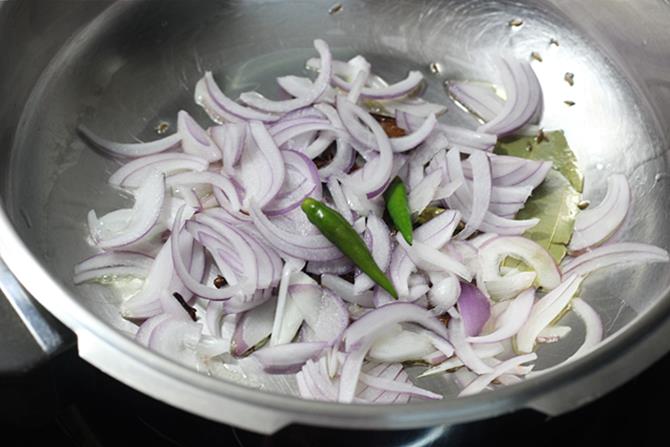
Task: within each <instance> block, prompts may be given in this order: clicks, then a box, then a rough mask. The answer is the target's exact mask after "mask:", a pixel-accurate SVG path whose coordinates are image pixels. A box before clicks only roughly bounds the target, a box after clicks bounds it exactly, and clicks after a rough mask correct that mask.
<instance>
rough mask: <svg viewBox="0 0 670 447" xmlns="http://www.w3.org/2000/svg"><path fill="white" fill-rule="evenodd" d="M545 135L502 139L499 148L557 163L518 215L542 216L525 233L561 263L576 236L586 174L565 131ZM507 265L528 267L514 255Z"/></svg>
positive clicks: (525, 216) (526, 156) (518, 216)
mask: <svg viewBox="0 0 670 447" xmlns="http://www.w3.org/2000/svg"><path fill="white" fill-rule="evenodd" d="M544 136H545V139H543V140H542V141H541V142H539V143H538V142H537V138H536V137H534V136H530V137H518V138H514V139H506V140H503V141H500V142H499V143H498V145H497V146H496V149H495V152H496V153H497V154H500V155H510V156H514V157H519V158H524V159H530V160H544V161H551V162H552V163H553V169H552V170H551V171H549V173H548V174H547V177H546V178H545V180H544V182H542V184H540V186H538V187H537V188H535V190H534V191H533V193H532V194H531V196H530V198H529V199H528V200H527V201H526V204H525V205H524V207H523V208H522V209H521V210H520V211H519V212H518V213H517V215H516V219H531V218H538V219H539V220H540V222H539V223H538V224H537V225H536V226H534V227H533V228H531V229H529V230H528V231H526V232H525V233H524V234H523V236H525V237H527V238H528V239H531V240H533V241H535V242H537V243H538V244H540V245H541V246H542V247H543V248H545V249H546V250H547V251H548V252H549V253H550V254H551V256H552V258H554V260H555V261H556V263H560V262H561V260H562V259H563V258H564V257H565V255H566V253H567V245H568V244H569V243H570V239H571V238H572V232H573V230H574V226H575V218H576V217H577V213H578V212H579V208H578V204H579V202H580V200H581V194H580V193H581V192H582V190H583V187H584V177H583V175H582V173H581V172H580V170H579V168H578V166H577V158H576V157H575V154H574V153H573V152H572V150H571V149H570V146H568V142H567V140H566V139H565V135H564V134H563V131H554V132H546V133H545V135H544ZM505 266H507V267H514V268H517V269H520V270H528V268H527V267H526V266H525V265H523V263H521V262H519V261H516V260H513V259H507V260H506V261H505Z"/></svg>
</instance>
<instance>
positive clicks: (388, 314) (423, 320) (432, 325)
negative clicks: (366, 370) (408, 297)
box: [344, 302, 447, 351]
mask: <svg viewBox="0 0 670 447" xmlns="http://www.w3.org/2000/svg"><path fill="white" fill-rule="evenodd" d="M403 322H413V323H417V324H420V325H421V326H423V327H425V328H426V329H429V330H431V331H433V332H435V333H436V334H438V335H440V336H442V337H443V338H447V330H446V328H445V327H444V325H443V324H442V323H441V322H440V321H439V320H438V319H436V318H435V317H434V316H433V315H432V314H431V313H430V312H429V311H428V310H426V309H424V308H422V307H420V306H417V305H415V304H410V303H401V302H394V303H390V304H387V305H385V306H382V307H379V308H377V309H375V310H373V311H372V312H370V313H368V314H366V315H364V316H363V317H361V318H359V319H358V320H356V321H354V322H353V323H352V324H351V325H349V327H348V328H347V330H346V332H345V334H344V340H345V343H346V349H347V351H350V350H352V349H354V348H355V347H356V346H358V345H359V344H362V343H363V340H364V339H365V338H367V337H369V336H372V335H374V334H375V333H377V332H379V331H380V330H382V329H384V328H385V327H388V326H389V325H391V324H396V323H403Z"/></svg>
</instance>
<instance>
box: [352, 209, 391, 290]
mask: <svg viewBox="0 0 670 447" xmlns="http://www.w3.org/2000/svg"><path fill="white" fill-rule="evenodd" d="M366 226H367V228H366V234H367V235H368V236H369V239H370V242H369V247H368V248H370V252H371V253H372V258H373V259H374V260H375V262H376V263H377V265H378V266H379V268H380V269H381V270H382V271H386V269H387V268H388V266H389V264H390V263H391V235H390V231H389V229H388V227H387V226H386V224H385V223H384V221H383V220H382V219H380V218H379V217H377V216H376V215H374V214H370V216H368V218H367V221H366ZM373 285H374V281H372V279H370V277H369V276H368V275H366V274H364V273H361V274H359V275H358V276H356V278H355V280H354V292H355V293H357V294H358V293H362V292H363V291H365V290H369V289H370V288H371V287H372V286H373Z"/></svg>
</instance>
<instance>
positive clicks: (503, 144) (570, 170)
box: [495, 130, 584, 192]
mask: <svg viewBox="0 0 670 447" xmlns="http://www.w3.org/2000/svg"><path fill="white" fill-rule="evenodd" d="M495 153H496V154H499V155H512V156H514V157H520V158H525V159H527V160H544V161H551V162H552V163H553V167H554V169H555V170H557V171H558V172H560V173H561V174H563V176H564V177H565V178H566V179H567V180H568V181H569V182H570V184H571V185H572V187H573V189H574V190H575V191H577V192H583V191H584V176H583V175H582V173H581V171H580V170H579V167H578V165H577V157H575V154H574V153H573V152H572V150H571V149H570V146H568V142H567V140H566V139H565V134H564V133H563V131H562V130H556V131H552V132H545V133H544V138H543V139H542V141H541V142H539V143H538V142H537V138H536V137H534V136H529V137H513V138H509V139H504V140H502V141H499V142H498V144H497V146H496V148H495Z"/></svg>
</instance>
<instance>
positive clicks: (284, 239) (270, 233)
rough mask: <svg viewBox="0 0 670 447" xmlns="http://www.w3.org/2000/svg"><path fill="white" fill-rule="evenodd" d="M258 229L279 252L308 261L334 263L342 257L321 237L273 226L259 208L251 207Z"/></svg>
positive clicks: (336, 249) (337, 250)
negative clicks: (333, 261) (291, 231)
mask: <svg viewBox="0 0 670 447" xmlns="http://www.w3.org/2000/svg"><path fill="white" fill-rule="evenodd" d="M249 211H250V214H251V218H252V220H253V222H254V224H255V225H256V229H257V230H258V231H259V232H260V233H261V234H262V235H263V237H264V238H265V239H266V240H267V241H268V242H269V243H270V245H272V246H273V247H274V248H276V249H277V250H279V251H281V252H284V253H286V254H288V255H290V256H293V257H296V258H299V259H305V260H308V261H332V260H335V259H339V258H340V257H341V256H342V253H341V252H340V250H339V249H338V248H337V247H335V246H334V245H333V244H332V243H331V242H330V241H329V240H328V239H326V238H325V237H324V236H321V235H308V236H303V235H301V234H297V233H290V232H288V231H286V230H283V229H281V228H279V227H278V226H277V225H275V224H273V223H272V222H271V221H270V220H269V219H268V218H267V217H266V216H265V215H264V214H263V213H262V212H261V210H260V209H258V207H257V206H255V205H253V204H252V205H251V206H250V209H249Z"/></svg>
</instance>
